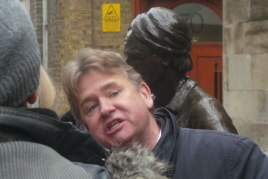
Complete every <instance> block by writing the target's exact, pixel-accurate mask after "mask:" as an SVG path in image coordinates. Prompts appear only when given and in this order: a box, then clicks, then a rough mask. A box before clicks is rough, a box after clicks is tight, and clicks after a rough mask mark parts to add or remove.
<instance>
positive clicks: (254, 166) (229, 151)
mask: <svg viewBox="0 0 268 179" xmlns="http://www.w3.org/2000/svg"><path fill="white" fill-rule="evenodd" d="M154 114H155V115H156V116H158V117H160V118H161V131H162V135H161V138H160V139H159V141H158V142H157V144H156V146H155V148H154V150H153V151H154V152H155V153H156V155H157V157H158V158H159V159H161V160H164V161H167V162H169V163H170V164H172V165H174V166H175V167H174V170H173V172H172V171H171V172H170V173H169V174H168V175H170V176H173V175H174V176H173V178H176V179H179V178H181V179H195V178H198V179H202V178H204V179H216V178H217V179H228V178H230V179H253V178H254V179H264V178H265V179H266V178H268V158H267V156H266V155H265V154H264V153H263V152H262V151H261V150H260V148H259V147H258V146H257V145H256V144H255V143H254V142H253V141H251V140H250V139H248V138H246V137H243V136H239V135H236V134H232V133H227V132H220V131H213V130H200V129H188V128H179V127H177V125H176V123H175V117H174V116H173V115H172V114H171V113H170V112H169V111H168V110H166V109H165V108H160V109H158V110H156V111H155V112H154Z"/></svg>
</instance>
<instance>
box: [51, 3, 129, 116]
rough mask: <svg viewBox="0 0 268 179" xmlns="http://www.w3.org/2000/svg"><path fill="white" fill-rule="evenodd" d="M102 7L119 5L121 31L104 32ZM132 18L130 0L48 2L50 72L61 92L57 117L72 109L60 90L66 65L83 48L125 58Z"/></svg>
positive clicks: (59, 92) (60, 90) (61, 90)
mask: <svg viewBox="0 0 268 179" xmlns="http://www.w3.org/2000/svg"><path fill="white" fill-rule="evenodd" d="M102 4H120V6H121V31H120V32H102ZM131 15H132V14H131V0H114V1H108V0H106V1H104V0H98V1H96V0H79V1H73V0H48V34H49V35H48V36H49V37H48V72H49V74H50V75H51V77H52V79H53V81H54V82H55V85H56V88H57V91H58V105H57V107H56V112H57V113H58V114H62V113H64V112H66V111H68V110H69V105H68V102H67V99H66V96H65V94H64V92H63V89H62V87H61V72H62V68H63V66H64V65H65V64H66V63H67V62H68V61H69V60H70V59H71V58H72V55H73V53H75V52H76V51H77V50H78V49H80V48H84V47H91V48H98V49H103V50H110V51H114V52H117V53H120V54H122V55H123V50H124V38H125V36H126V33H127V29H128V27H129V25H130V23H131V20H132V17H131Z"/></svg>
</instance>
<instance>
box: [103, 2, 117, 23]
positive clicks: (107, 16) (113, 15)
mask: <svg viewBox="0 0 268 179" xmlns="http://www.w3.org/2000/svg"><path fill="white" fill-rule="evenodd" d="M111 19H113V20H119V17H118V15H117V13H116V11H115V9H114V7H113V5H110V7H109V8H108V10H107V12H106V14H105V16H104V20H111Z"/></svg>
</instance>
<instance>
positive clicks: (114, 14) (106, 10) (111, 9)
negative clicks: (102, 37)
mask: <svg viewBox="0 0 268 179" xmlns="http://www.w3.org/2000/svg"><path fill="white" fill-rule="evenodd" d="M102 31H103V32H119V31H120V4H103V5H102Z"/></svg>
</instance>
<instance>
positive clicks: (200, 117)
mask: <svg viewBox="0 0 268 179" xmlns="http://www.w3.org/2000/svg"><path fill="white" fill-rule="evenodd" d="M166 108H168V109H169V110H170V111H172V113H173V114H174V115H175V116H176V121H177V124H178V126H180V127H186V128H191V129H210V130H217V131H224V132H231V133H234V134H237V130H236V128H235V126H234V125H233V122H232V120H231V118H230V117H229V116H228V114H227V112H226V111H225V109H224V108H223V106H222V104H221V103H220V102H219V101H218V100H217V99H216V98H214V97H213V96H211V95H210V94H209V93H208V92H206V91H205V90H204V89H203V88H201V87H200V86H199V85H198V84H197V82H196V81H195V80H193V79H192V78H190V77H185V78H184V79H183V80H182V82H181V83H180V85H179V86H178V88H177V90H176V93H175V95H174V97H173V98H172V100H171V101H170V102H169V104H168V105H167V106H166Z"/></svg>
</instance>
